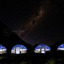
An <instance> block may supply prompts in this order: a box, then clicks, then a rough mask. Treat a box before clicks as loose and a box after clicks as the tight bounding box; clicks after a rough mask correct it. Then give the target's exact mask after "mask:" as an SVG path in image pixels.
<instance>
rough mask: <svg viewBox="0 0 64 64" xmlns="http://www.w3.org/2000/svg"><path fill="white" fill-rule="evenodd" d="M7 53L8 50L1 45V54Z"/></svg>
mask: <svg viewBox="0 0 64 64" xmlns="http://www.w3.org/2000/svg"><path fill="white" fill-rule="evenodd" d="M6 52H7V49H6V48H5V47H4V46H3V45H0V54H5V53H6Z"/></svg>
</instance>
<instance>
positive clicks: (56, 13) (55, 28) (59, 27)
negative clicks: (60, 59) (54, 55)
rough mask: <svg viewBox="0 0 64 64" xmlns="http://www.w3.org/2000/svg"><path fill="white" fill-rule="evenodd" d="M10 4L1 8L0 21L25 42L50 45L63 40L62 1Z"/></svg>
mask: <svg viewBox="0 0 64 64" xmlns="http://www.w3.org/2000/svg"><path fill="white" fill-rule="evenodd" d="M11 4H12V5H11ZM11 4H10V3H5V7H3V6H2V7H1V9H0V17H1V18H0V20H1V21H3V23H4V24H6V25H7V26H8V27H10V28H11V29H12V32H15V33H16V34H17V35H18V36H19V37H20V38H21V39H22V40H24V41H25V42H27V43H30V44H41V43H45V44H48V45H51V44H54V43H55V42H56V41H60V40H63V39H64V23H63V22H64V17H63V16H64V3H63V1H62V0H55V1H54V0H28V1H27V0H26V1H23V0H22V2H19V1H18V0H16V1H15V2H14V3H12V2H11ZM10 5H11V6H10Z"/></svg>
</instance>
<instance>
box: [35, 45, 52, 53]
mask: <svg viewBox="0 0 64 64" xmlns="http://www.w3.org/2000/svg"><path fill="white" fill-rule="evenodd" d="M50 50H51V48H50V47H49V46H47V45H45V44H40V45H38V46H37V47H36V48H35V50H34V52H35V53H43V54H45V53H46V51H50Z"/></svg>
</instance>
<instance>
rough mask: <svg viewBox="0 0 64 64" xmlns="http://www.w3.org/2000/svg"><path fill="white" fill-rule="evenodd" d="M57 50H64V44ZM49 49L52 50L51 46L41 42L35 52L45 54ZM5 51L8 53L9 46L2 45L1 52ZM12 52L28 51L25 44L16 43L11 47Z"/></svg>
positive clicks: (23, 52)
mask: <svg viewBox="0 0 64 64" xmlns="http://www.w3.org/2000/svg"><path fill="white" fill-rule="evenodd" d="M57 50H62V51H64V44H61V45H60V46H58V48H57ZM48 51H51V48H50V47H49V46H47V45H45V44H40V45H38V46H36V47H35V49H34V53H43V54H45V53H46V52H48ZM5 53H7V48H6V47H4V46H3V45H0V54H5ZM11 53H12V54H25V53H27V48H26V46H24V45H21V44H18V45H15V46H14V47H13V48H12V49H11Z"/></svg>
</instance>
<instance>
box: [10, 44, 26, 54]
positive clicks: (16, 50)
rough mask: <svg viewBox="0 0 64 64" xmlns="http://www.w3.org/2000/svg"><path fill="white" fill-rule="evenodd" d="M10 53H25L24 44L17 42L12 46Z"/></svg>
mask: <svg viewBox="0 0 64 64" xmlns="http://www.w3.org/2000/svg"><path fill="white" fill-rule="evenodd" d="M11 53H12V54H24V53H27V48H26V47H25V46H24V45H21V44H18V45H15V46H14V47H13V48H12V50H11Z"/></svg>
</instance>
